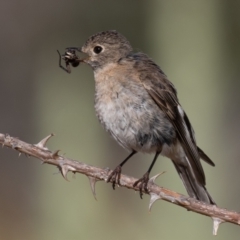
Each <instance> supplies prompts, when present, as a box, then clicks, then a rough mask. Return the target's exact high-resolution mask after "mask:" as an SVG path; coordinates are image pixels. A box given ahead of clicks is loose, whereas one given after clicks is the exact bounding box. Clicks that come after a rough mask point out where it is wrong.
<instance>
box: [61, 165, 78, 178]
mask: <svg viewBox="0 0 240 240" xmlns="http://www.w3.org/2000/svg"><path fill="white" fill-rule="evenodd" d="M59 169H60V171H61V174H62V176H63V178H64V179H65V180H66V181H68V182H69V180H68V178H67V173H68V172H69V171H72V172H75V171H76V169H75V168H74V167H71V166H69V165H62V166H61V167H59Z"/></svg>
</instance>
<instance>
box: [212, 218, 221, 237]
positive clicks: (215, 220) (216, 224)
mask: <svg viewBox="0 0 240 240" xmlns="http://www.w3.org/2000/svg"><path fill="white" fill-rule="evenodd" d="M212 220H213V235H214V236H216V235H217V231H218V228H219V225H220V224H221V223H223V222H224V221H223V220H222V219H220V218H216V217H212Z"/></svg>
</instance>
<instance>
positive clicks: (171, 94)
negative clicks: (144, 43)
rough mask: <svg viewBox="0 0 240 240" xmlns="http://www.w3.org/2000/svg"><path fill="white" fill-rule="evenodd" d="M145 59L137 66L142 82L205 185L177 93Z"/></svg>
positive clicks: (193, 140)
mask: <svg viewBox="0 0 240 240" xmlns="http://www.w3.org/2000/svg"><path fill="white" fill-rule="evenodd" d="M144 57H145V59H144V61H142V63H136V64H135V67H136V70H137V72H138V74H139V78H140V81H141V82H142V84H143V86H144V88H145V89H146V90H147V92H148V93H149V95H150V96H151V97H152V99H153V100H154V101H155V103H156V104H157V105H158V107H159V108H160V109H161V110H162V111H163V112H165V114H166V115H167V117H168V119H169V120H170V122H171V123H172V125H173V126H174V128H175V130H176V132H177V135H178V139H179V141H180V142H181V145H182V147H183V149H184V151H185V154H186V155H187V158H188V160H189V161H190V165H191V167H192V168H193V171H194V174H195V175H196V177H197V178H198V179H199V181H200V182H201V183H202V184H204V185H205V175H204V171H203V168H202V165H201V163H200V156H199V152H198V147H197V145H196V141H195V137H194V131H193V128H192V126H191V124H190V121H189V119H188V117H187V115H186V113H185V112H184V110H183V108H182V107H181V105H180V104H179V102H178V98H177V92H176V90H175V88H174V86H173V84H172V83H171V82H170V81H169V80H168V79H167V77H166V75H165V74H164V73H163V72H162V70H161V69H160V68H159V67H158V66H157V65H156V64H155V63H154V62H153V61H152V60H151V59H149V58H148V57H147V56H146V55H144V54H143V56H142V58H141V59H142V60H143V58H144ZM139 62H140V61H139Z"/></svg>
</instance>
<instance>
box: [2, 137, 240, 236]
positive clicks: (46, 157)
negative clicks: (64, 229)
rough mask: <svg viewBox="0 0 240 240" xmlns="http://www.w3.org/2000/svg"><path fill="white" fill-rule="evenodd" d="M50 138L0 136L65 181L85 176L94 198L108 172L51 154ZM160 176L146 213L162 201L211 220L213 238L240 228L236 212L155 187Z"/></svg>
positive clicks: (127, 180)
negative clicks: (224, 228)
mask: <svg viewBox="0 0 240 240" xmlns="http://www.w3.org/2000/svg"><path fill="white" fill-rule="evenodd" d="M52 136H53V134H51V135H49V136H47V137H46V138H44V139H43V140H42V141H40V142H39V143H38V144H29V143H26V142H23V141H21V140H19V139H18V138H15V137H11V136H9V135H8V134H2V133H0V144H2V146H6V147H9V148H12V149H15V150H17V151H18V152H19V153H25V154H26V155H27V156H33V157H36V158H38V159H40V160H41V161H42V162H43V163H48V164H51V165H55V166H57V167H58V168H59V170H60V171H61V173H62V176H63V177H64V178H65V179H66V180H67V173H68V172H69V171H71V172H73V173H82V174H85V175H86V176H87V177H88V178H89V181H90V185H91V189H92V192H93V195H94V197H95V198H96V194H95V184H96V182H97V181H101V180H104V181H106V180H107V178H108V175H109V172H110V170H109V169H102V168H98V167H94V166H91V165H87V164H85V163H82V162H78V161H75V160H72V159H70V158H66V157H63V156H61V155H59V150H57V151H55V152H52V151H50V150H49V149H48V148H47V147H46V143H47V141H48V140H49V138H50V137H52ZM159 175H161V174H158V175H156V176H154V177H152V178H151V179H150V181H149V184H148V190H149V191H148V192H145V193H146V194H149V195H150V203H149V210H151V207H152V205H153V203H154V202H155V201H156V200H159V199H162V200H165V201H167V202H170V203H173V204H175V205H178V206H181V207H183V208H185V209H187V210H190V211H193V212H196V213H200V214H202V215H205V216H208V217H211V218H212V219H213V234H214V235H216V234H217V230H218V227H219V225H220V224H221V223H223V222H230V223H233V224H237V225H240V214H239V213H238V212H234V211H229V210H227V209H223V208H219V207H217V206H215V205H208V204H206V203H203V202H200V201H197V200H196V199H194V198H190V197H186V196H184V195H182V194H179V193H176V192H173V191H171V190H168V189H165V188H162V187H159V186H157V185H156V184H155V183H154V181H155V179H156V178H157V177H158V176H159ZM136 180H137V179H135V178H133V177H130V176H126V175H123V174H121V179H120V185H121V187H126V188H129V189H133V190H135V191H139V188H138V186H136V187H133V183H134V182H135V181H136Z"/></svg>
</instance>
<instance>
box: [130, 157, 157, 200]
mask: <svg viewBox="0 0 240 240" xmlns="http://www.w3.org/2000/svg"><path fill="white" fill-rule="evenodd" d="M159 154H160V152H156V154H155V156H154V158H153V161H152V163H151V165H150V167H149V169H148V170H147V172H146V173H145V174H144V175H143V177H142V178H140V179H139V180H137V181H136V182H135V183H134V184H133V187H136V186H137V185H138V183H140V184H139V192H140V198H142V196H143V191H145V192H148V189H147V185H148V181H149V174H150V172H151V170H152V168H153V165H154V164H155V162H156V160H157V158H158V155H159Z"/></svg>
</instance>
